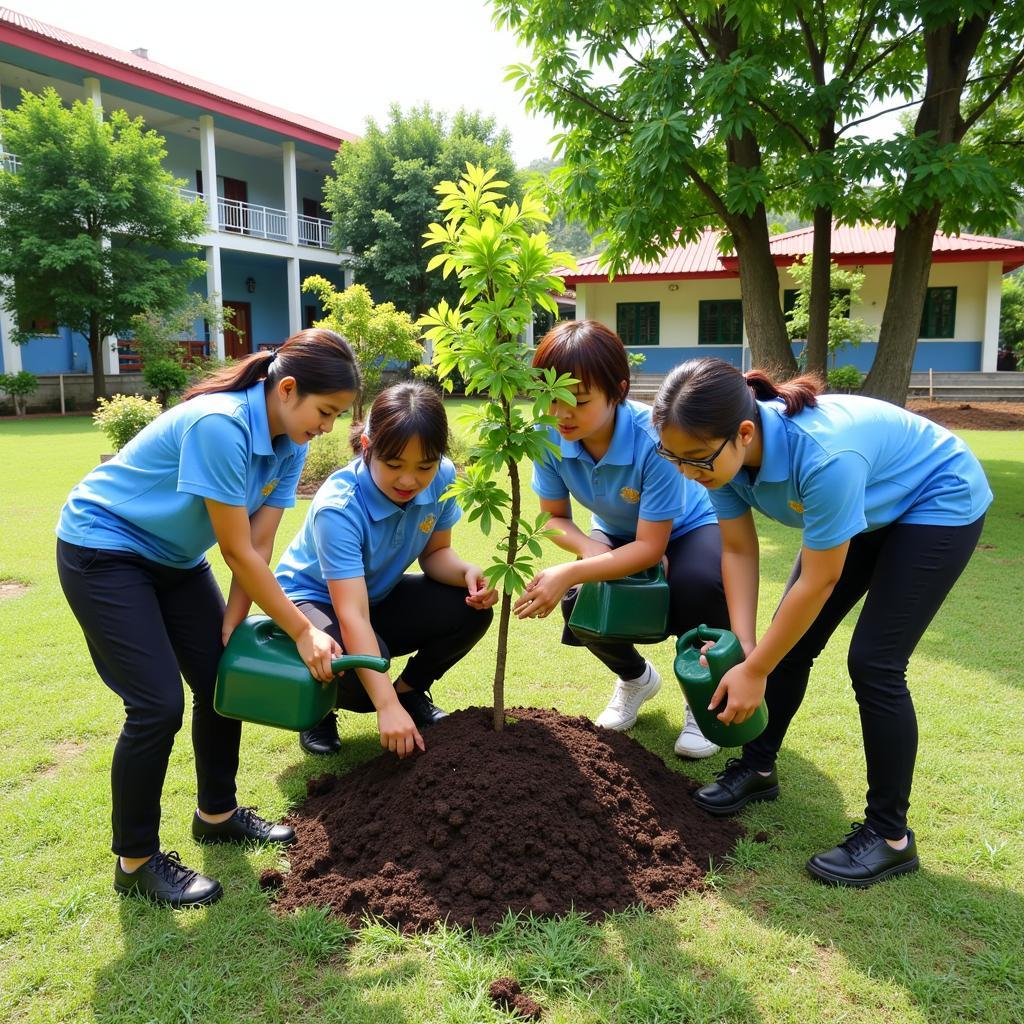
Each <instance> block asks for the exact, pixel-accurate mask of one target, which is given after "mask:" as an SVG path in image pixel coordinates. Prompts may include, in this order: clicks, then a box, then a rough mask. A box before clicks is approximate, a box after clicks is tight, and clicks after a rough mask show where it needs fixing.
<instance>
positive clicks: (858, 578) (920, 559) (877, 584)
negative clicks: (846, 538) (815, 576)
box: [743, 516, 985, 839]
mask: <svg viewBox="0 0 1024 1024" xmlns="http://www.w3.org/2000/svg"><path fill="white" fill-rule="evenodd" d="M984 521H985V517H984V516H982V517H981V518H980V519H978V520H977V521H976V522H974V523H971V524H970V526H921V525H915V524H911V523H893V524H892V525H891V526H886V527H883V528H882V529H880V530H875V531H873V532H871V533H861V534H858V535H857V536H856V537H854V538H853V539H852V540H851V541H850V549H849V551H848V552H847V555H846V562H845V564H844V566H843V572H842V575H841V576H840V577H839V581H838V582H837V583H836V586H835V589H834V590H833V591H832V594H831V595H830V597H829V599H828V600H827V601H826V602H825V606H824V607H823V608H822V609H821V611H820V612H819V613H818V617H817V618H816V619H815V620H814V622H813V623H811V625H810V627H809V628H808V630H807V632H806V633H805V634H804V635H803V636H802V637H801V638H800V640H798V641H797V643H796V645H795V646H794V647H793V649H792V650H791V651H790V652H789V653H788V654H787V655H786V656H785V657H784V658H783V659H782V661H780V662H779V664H778V666H777V667H776V669H775V671H774V672H772V674H771V675H770V676H769V677H768V689H767V692H766V694H765V699H766V701H767V704H768V728H767V729H765V731H764V732H763V733H762V734H761V735H760V736H759V737H758V738H757V739H756V740H754V741H753V742H751V743H748V744H747V745H746V746H745V747H744V748H743V763H744V764H745V765H747V766H748V767H750V768H754V769H756V770H758V771H768V770H769V769H770V768H771V767H772V765H773V764H774V763H775V757H776V755H777V754H778V752H779V748H780V747H781V746H782V740H783V737H784V736H785V735H786V730H787V729H788V728H789V723H790V721H791V720H792V718H793V715H795V714H796V710H797V708H799V707H800V702H801V701H802V700H803V699H804V693H805V691H806V689H807V680H808V677H809V676H810V673H811V665H812V664H813V663H814V659H815V658H816V657H817V656H818V655H819V654H820V653H821V651H822V648H824V646H825V644H826V643H827V642H828V639H829V637H830V636H831V635H832V634H833V633H834V632H835V630H836V627H837V626H838V625H839V623H840V622H842V620H843V619H844V618H845V616H846V613H847V612H848V611H849V610H850V609H851V608H852V607H853V606H854V605H855V604H856V603H857V602H858V601H859V600H860V599H861V597H863V596H864V594H865V593H866V594H867V598H866V600H865V601H864V608H863V610H862V611H861V613H860V617H859V618H858V619H857V625H856V627H855V628H854V631H853V639H852V641H851V643H850V651H849V654H848V655H847V668H848V670H849V673H850V679H851V680H852V682H853V692H854V695H855V696H856V698H857V705H858V707H859V709H860V725H861V733H862V734H863V737H864V753H865V756H866V759H867V769H868V792H867V809H866V810H865V812H864V819H865V823H866V824H868V825H870V826H871V828H873V829H874V830H875V831H876V832H877V833H878V834H879V835H881V836H884V837H885V838H886V839H901V838H902V837H903V835H904V834H905V833H906V830H907V809H908V808H909V806H910V787H911V782H912V780H913V776H914V759H915V757H916V755H917V716H916V715H915V714H914V702H913V701H912V700H911V699H910V690H909V689H908V688H907V664H908V662H909V661H910V656H911V654H913V653H914V648H915V647H916V646H917V644H918V641H920V639H921V637H922V636H923V635H924V631H925V630H926V629H927V628H928V624H929V623H930V622H931V621H932V619H933V618H934V617H935V613H936V612H937V611H938V610H939V608H940V607H941V605H942V602H943V601H944V600H945V598H946V595H947V594H948V593H949V591H950V590H951V589H952V587H953V584H954V583H956V581H957V579H958V577H959V576H960V574H961V573H962V572H963V571H964V568H965V566H966V565H967V563H968V562H969V561H970V558H971V555H972V554H973V552H974V548H975V545H976V544H977V543H978V538H979V537H980V536H981V529H982V526H983V524H984ZM799 575H800V560H799V558H798V559H797V562H796V565H795V567H794V569H793V573H792V575H791V576H790V578H789V583H788V584H787V586H786V589H787V591H788V589H789V588H790V587H791V586H792V585H793V583H794V582H795V581H796V579H797V577H798V576H799Z"/></svg>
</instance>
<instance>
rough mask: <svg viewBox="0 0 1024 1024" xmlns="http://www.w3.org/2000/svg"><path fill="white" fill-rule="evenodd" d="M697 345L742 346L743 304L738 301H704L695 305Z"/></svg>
mask: <svg viewBox="0 0 1024 1024" xmlns="http://www.w3.org/2000/svg"><path fill="white" fill-rule="evenodd" d="M697 344H698V345H742V344H743V303H742V302H741V301H740V300H739V299H715V300H705V301H702V302H699V303H698V304H697Z"/></svg>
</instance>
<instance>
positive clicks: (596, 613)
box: [569, 564, 668, 644]
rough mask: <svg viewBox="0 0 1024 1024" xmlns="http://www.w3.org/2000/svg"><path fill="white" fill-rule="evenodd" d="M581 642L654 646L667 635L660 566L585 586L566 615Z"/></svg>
mask: <svg viewBox="0 0 1024 1024" xmlns="http://www.w3.org/2000/svg"><path fill="white" fill-rule="evenodd" d="M569 628H570V629H571V630H572V631H573V633H575V634H576V636H578V637H579V638H580V639H581V640H584V641H586V640H621V641H623V642H624V643H631V644H656V643H660V642H661V641H662V640H664V639H665V637H666V636H667V635H668V583H666V582H665V570H664V569H663V568H662V566H661V565H660V564H659V565H657V566H655V567H654V568H652V569H645V570H644V571H643V572H638V573H634V574H633V575H632V576H624V577H623V578H622V579H619V580H601V581H600V582H598V583H584V584H583V586H582V587H580V590H579V594H578V595H577V597H576V604H575V605H574V606H573V610H572V615H570V616H569Z"/></svg>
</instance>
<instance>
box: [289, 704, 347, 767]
mask: <svg viewBox="0 0 1024 1024" xmlns="http://www.w3.org/2000/svg"><path fill="white" fill-rule="evenodd" d="M299 746H300V747H302V749H303V750H304V751H305V752H306V753H307V754H314V755H316V756H317V757H326V756H327V755H328V754H337V753H338V751H339V750H341V740H340V739H339V738H338V716H337V715H336V714H335V713H334V712H333V711H329V712H328V713H327V715H326V717H325V718H324V719H323V720H322V721H321V722H320V723H319V724H318V725H314V726H313V728H312V729H304V730H303V731H302V732H300V733H299Z"/></svg>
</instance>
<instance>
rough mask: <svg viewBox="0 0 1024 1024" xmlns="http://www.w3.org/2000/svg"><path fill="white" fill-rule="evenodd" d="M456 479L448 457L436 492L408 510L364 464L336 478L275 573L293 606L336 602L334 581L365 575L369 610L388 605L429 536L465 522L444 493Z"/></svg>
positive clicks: (346, 469) (355, 463)
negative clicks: (384, 602)
mask: <svg viewBox="0 0 1024 1024" xmlns="http://www.w3.org/2000/svg"><path fill="white" fill-rule="evenodd" d="M454 481H455V466H454V465H453V464H452V462H451V461H450V460H449V459H442V460H441V465H440V466H439V467H438V470H437V473H436V474H435V476H434V479H433V480H432V481H431V482H430V486H429V487H427V488H426V489H425V490H423V491H420V493H419V494H417V495H416V497H415V498H413V499H412V500H411V501H408V502H406V503H405V504H404V505H398V504H396V503H395V502H393V501H392V500H391V499H390V498H389V497H387V495H385V494H384V492H383V491H382V490H381V489H380V488H379V487H378V486H377V485H376V484H375V483H374V482H373V477H372V476H371V475H370V470H369V468H368V467H367V466H366V464H365V463H364V462H363V460H362V459H361V458H358V459H354V460H353V461H352V462H350V463H349V464H348V465H347V466H345V467H343V468H342V469H339V470H338V471H337V472H336V473H332V474H331V476H329V477H328V478H327V479H326V480H325V481H324V482H323V485H322V486H321V487H320V490H318V491H317V492H316V497H314V498H313V502H312V504H311V505H310V508H309V512H308V513H307V514H306V521H305V523H303V524H302V529H301V530H300V531H299V532H298V534H297V535H296V537H295V539H294V540H293V541H292V542H291V544H289V545H288V550H287V551H285V553H284V554H283V555H282V556H281V561H280V562H279V563H278V566H277V569H276V570H275V571H276V575H277V580H278V582H279V583H280V584H281V589H282V590H284V592H285V593H286V594H287V595H288V597H289V598H291V600H292V601H295V602H298V601H319V602H321V603H323V604H330V603H331V595H330V592H329V591H328V589H327V581H328V580H349V579H357V578H358V577H360V576H361V577H363V578H364V579H365V580H366V592H367V594H368V596H369V599H370V604H376V603H377V602H378V601H382V600H383V599H384V598H385V597H387V596H388V594H390V593H391V591H392V590H393V589H394V587H395V584H397V583H398V581H399V580H400V579H401V578H402V574H403V573H404V572H405V570H406V569H408V568H409V566H410V565H412V563H413V562H415V561H416V559H417V558H418V557H419V556H420V554H421V553H422V551H423V549H424V548H425V547H426V546H427V542H428V541H429V540H430V536H431V534H433V533H434V532H435V531H437V530H450V529H451V528H452V527H453V526H454V525H455V524H456V523H457V522H458V521H459V517H460V516H461V514H462V513H461V512H460V511H459V506H458V503H457V502H456V501H455V499H454V498H446V499H442V498H441V495H442V494H444V492H445V491H446V490H447V489H448V488H449V487H450V486H451V484H452V483H454Z"/></svg>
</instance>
